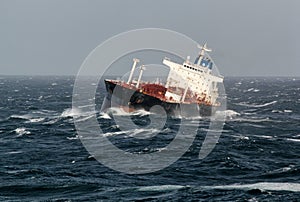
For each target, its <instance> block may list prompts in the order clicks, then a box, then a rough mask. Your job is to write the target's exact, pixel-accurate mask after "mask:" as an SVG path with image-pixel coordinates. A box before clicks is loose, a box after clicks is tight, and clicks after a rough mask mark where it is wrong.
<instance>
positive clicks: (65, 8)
mask: <svg viewBox="0 0 300 202" xmlns="http://www.w3.org/2000/svg"><path fill="white" fill-rule="evenodd" d="M299 7H300V2H299V1H296V0H290V1H284V0H278V1H272V0H265V1H259V0H252V1H239V0H227V1H217V0H210V1H208V0H207V1H172V0H167V1H137V0H132V1H117V0H111V1H92V0H90V1H74V0H65V1H58V0H47V1H46V0H45V1H39V0H26V1H17V0H2V1H1V6H0V25H1V29H0V55H1V56H0V74H27V75H32V74H34V75H36V74H55V75H69V74H76V73H77V71H78V69H79V67H80V65H81V63H82V62H83V60H84V58H85V57H86V56H87V55H88V54H89V52H90V51H91V50H92V49H94V48H95V47H96V46H97V45H98V44H100V43H101V42H103V41H104V40H106V39H107V38H109V37H111V36H113V35H115V34H118V33H120V32H124V31H128V30H131V29H137V28H146V27H159V28H166V29H171V30H174V31H177V32H181V33H183V34H185V35H187V36H189V37H191V38H192V39H194V40H196V41H198V42H199V43H203V42H205V41H207V42H208V44H209V45H210V47H211V48H213V49H214V52H213V53H212V54H211V55H212V57H213V58H214V60H215V61H216V63H217V65H218V67H219V69H220V71H221V72H222V73H223V74H225V75H228V76H230V75H234V76H240V75H242V76H300V68H299V66H300V65H299V64H300V59H299V57H298V56H299V53H300V48H299V47H300V43H299V40H298V36H300V28H299V27H300V22H299V19H300V12H298V11H297V8H299ZM162 57H163V56H162ZM128 68H130V67H128Z"/></svg>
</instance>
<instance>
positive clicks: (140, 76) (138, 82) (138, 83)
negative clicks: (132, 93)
mask: <svg viewBox="0 0 300 202" xmlns="http://www.w3.org/2000/svg"><path fill="white" fill-rule="evenodd" d="M144 70H145V67H144V65H142V66H141V69H140V75H139V78H138V81H137V83H136V86H135V87H136V88H138V87H139V85H140V82H141V79H142V75H143V71H144Z"/></svg>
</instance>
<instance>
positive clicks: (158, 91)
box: [102, 80, 213, 116]
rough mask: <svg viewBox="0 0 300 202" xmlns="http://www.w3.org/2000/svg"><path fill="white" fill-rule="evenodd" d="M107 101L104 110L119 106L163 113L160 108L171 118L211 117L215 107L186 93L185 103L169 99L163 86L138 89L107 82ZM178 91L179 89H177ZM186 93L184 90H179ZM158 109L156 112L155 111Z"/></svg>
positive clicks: (126, 108)
mask: <svg viewBox="0 0 300 202" xmlns="http://www.w3.org/2000/svg"><path fill="white" fill-rule="evenodd" d="M105 86H106V91H107V95H106V98H105V99H106V100H105V104H104V107H103V109H102V110H105V109H106V108H109V107H113V106H117V107H120V108H122V109H124V110H125V111H127V112H132V111H135V110H141V109H143V110H145V111H150V109H151V110H154V111H153V112H154V113H162V110H161V109H160V108H155V107H154V106H157V105H158V106H160V107H162V108H163V109H164V111H165V112H166V113H167V115H169V116H178V115H181V116H191V115H192V116H193V115H195V114H194V113H195V112H197V113H198V115H200V116H211V115H212V113H213V110H212V109H213V107H212V105H210V103H206V102H204V99H203V100H199V99H196V98H195V97H193V96H192V93H191V92H189V91H188V92H187V93H186V99H185V101H184V102H178V101H175V100H174V99H172V97H171V98H167V97H166V96H165V93H166V91H167V90H170V89H167V88H165V87H164V86H163V85H161V84H155V83H141V84H140V85H139V87H138V88H136V86H135V85H133V84H127V83H125V82H122V81H116V80H105ZM176 90H177V91H178V89H176ZM179 90H180V91H182V93H183V92H184V89H179ZM155 109H156V111H155Z"/></svg>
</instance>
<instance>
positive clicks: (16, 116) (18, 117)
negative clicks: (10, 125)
mask: <svg viewBox="0 0 300 202" xmlns="http://www.w3.org/2000/svg"><path fill="white" fill-rule="evenodd" d="M9 118H12V119H25V120H29V119H30V118H32V116H30V115H29V114H25V115H16V114H14V115H11V116H10V117H9Z"/></svg>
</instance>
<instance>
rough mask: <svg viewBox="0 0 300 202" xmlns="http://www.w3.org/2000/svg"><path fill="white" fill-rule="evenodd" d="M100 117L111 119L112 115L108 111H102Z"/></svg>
mask: <svg viewBox="0 0 300 202" xmlns="http://www.w3.org/2000/svg"><path fill="white" fill-rule="evenodd" d="M99 118H101V119H111V117H110V116H109V115H108V114H106V113H101V114H100V117H99Z"/></svg>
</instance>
